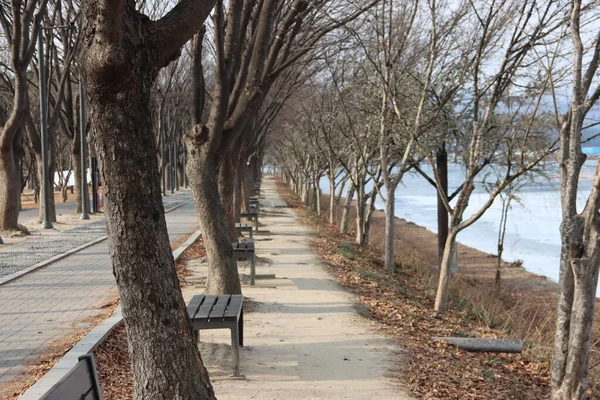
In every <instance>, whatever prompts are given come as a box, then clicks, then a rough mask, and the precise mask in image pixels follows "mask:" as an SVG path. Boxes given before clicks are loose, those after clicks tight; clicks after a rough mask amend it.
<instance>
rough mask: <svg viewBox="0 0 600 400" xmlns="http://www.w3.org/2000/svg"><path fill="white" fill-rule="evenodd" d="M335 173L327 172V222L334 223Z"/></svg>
mask: <svg viewBox="0 0 600 400" xmlns="http://www.w3.org/2000/svg"><path fill="white" fill-rule="evenodd" d="M335 200H336V198H335V173H330V174H329V223H330V224H335V208H336V205H337V204H336V201H335Z"/></svg>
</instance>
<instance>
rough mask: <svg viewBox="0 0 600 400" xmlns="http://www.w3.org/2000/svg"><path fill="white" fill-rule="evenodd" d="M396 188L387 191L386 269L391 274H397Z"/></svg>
mask: <svg viewBox="0 0 600 400" xmlns="http://www.w3.org/2000/svg"><path fill="white" fill-rule="evenodd" d="M395 192H396V188H395V187H390V188H388V190H387V199H386V200H385V269H387V270H388V271H390V272H396V257H395V255H394V251H395V249H394V243H395V239H396V238H395V223H394V222H395V217H394V213H395V209H396V194H395Z"/></svg>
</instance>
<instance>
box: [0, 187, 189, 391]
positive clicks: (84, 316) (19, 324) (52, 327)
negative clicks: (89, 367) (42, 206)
mask: <svg viewBox="0 0 600 400" xmlns="http://www.w3.org/2000/svg"><path fill="white" fill-rule="evenodd" d="M175 197H179V196H175ZM175 197H173V198H175ZM173 198H172V199H173ZM184 198H188V199H189V198H190V196H189V193H188V194H186V195H184V197H179V201H182V199H184ZM166 218H167V225H168V229H169V236H170V239H171V243H174V242H175V241H177V240H178V239H180V238H181V237H182V236H184V235H187V234H190V233H192V232H194V231H195V230H197V229H198V228H197V227H198V225H197V218H196V211H195V208H194V205H193V203H191V202H190V203H187V204H185V205H183V206H182V207H181V208H179V209H177V210H175V211H173V212H171V213H168V214H167V215H166ZM116 296H117V291H116V285H115V280H114V277H113V274H112V264H111V262H110V257H109V255H108V245H107V243H106V241H104V242H101V243H99V244H96V245H93V246H91V247H88V248H87V249H84V250H82V251H80V252H78V253H75V254H73V255H70V256H68V257H67V258H64V259H62V260H60V261H57V262H55V263H53V264H50V265H49V266H47V267H43V268H41V269H39V270H36V271H34V272H31V273H29V274H27V275H24V276H22V277H20V278H18V279H17V280H15V281H12V282H9V283H6V284H4V285H1V286H0V397H1V393H2V384H3V383H6V382H8V381H9V380H12V379H13V378H15V377H16V376H18V375H19V373H20V372H21V371H22V368H23V366H24V365H25V364H26V363H27V361H28V360H30V359H31V358H32V357H33V356H35V355H36V354H39V353H40V352H42V351H44V350H46V349H48V346H49V345H50V344H51V343H52V342H54V341H56V340H59V339H62V338H64V337H65V336H67V335H68V334H70V333H73V332H76V331H77V330H79V329H86V328H89V327H90V323H89V321H90V320H92V319H93V318H94V317H95V316H98V315H99V314H101V309H100V307H101V306H102V305H104V304H106V303H107V302H108V301H110V300H113V299H114V298H115V297H116Z"/></svg>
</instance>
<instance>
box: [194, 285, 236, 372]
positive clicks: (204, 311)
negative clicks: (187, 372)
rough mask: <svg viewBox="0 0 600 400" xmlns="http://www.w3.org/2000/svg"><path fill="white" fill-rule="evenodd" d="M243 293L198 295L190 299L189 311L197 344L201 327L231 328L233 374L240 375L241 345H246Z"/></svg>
mask: <svg viewBox="0 0 600 400" xmlns="http://www.w3.org/2000/svg"><path fill="white" fill-rule="evenodd" d="M243 302H244V296H242V295H239V294H237V295H229V294H228V295H219V296H214V295H209V296H205V295H196V296H194V297H192V299H191V300H190V302H189V304H188V306H187V311H188V315H189V316H190V320H191V321H192V327H193V328H194V338H195V340H196V344H197V343H198V341H199V340H200V330H201V329H229V330H230V331H231V354H232V359H233V376H235V377H241V376H242V375H240V347H243V346H244V312H243V310H242V304H243Z"/></svg>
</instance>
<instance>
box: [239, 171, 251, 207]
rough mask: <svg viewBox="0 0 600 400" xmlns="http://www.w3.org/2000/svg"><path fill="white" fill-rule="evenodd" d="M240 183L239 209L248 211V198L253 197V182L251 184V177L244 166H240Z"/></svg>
mask: <svg viewBox="0 0 600 400" xmlns="http://www.w3.org/2000/svg"><path fill="white" fill-rule="evenodd" d="M240 183H241V190H242V198H241V200H242V203H241V209H242V210H244V211H250V196H252V195H253V193H252V191H253V190H254V182H252V176H251V174H250V171H249V170H248V167H247V166H246V165H244V166H242V167H241V169H240Z"/></svg>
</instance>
